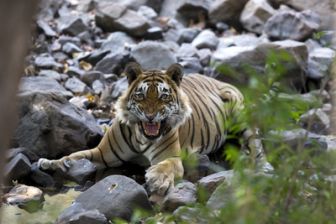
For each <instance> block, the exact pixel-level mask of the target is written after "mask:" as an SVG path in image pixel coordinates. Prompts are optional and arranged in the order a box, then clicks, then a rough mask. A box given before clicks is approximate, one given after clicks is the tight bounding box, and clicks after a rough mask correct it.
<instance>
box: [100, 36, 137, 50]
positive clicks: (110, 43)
mask: <svg viewBox="0 0 336 224" xmlns="http://www.w3.org/2000/svg"><path fill="white" fill-rule="evenodd" d="M133 44H135V41H134V39H133V38H132V37H130V36H129V35H127V34H126V33H124V32H120V31H119V32H113V33H111V34H110V35H109V36H108V37H107V39H106V40H105V41H104V42H103V43H102V45H101V47H100V48H99V50H100V51H110V53H112V54H120V53H123V52H124V51H125V49H127V47H129V46H131V45H133Z"/></svg>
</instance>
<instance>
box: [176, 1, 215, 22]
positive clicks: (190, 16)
mask: <svg viewBox="0 0 336 224" xmlns="http://www.w3.org/2000/svg"><path fill="white" fill-rule="evenodd" d="M209 7H210V1H208V0H183V1H181V3H180V4H179V6H178V8H177V12H178V13H179V15H181V16H182V17H183V18H184V19H186V20H187V21H190V20H193V21H200V19H204V18H206V16H207V15H208V10H209Z"/></svg>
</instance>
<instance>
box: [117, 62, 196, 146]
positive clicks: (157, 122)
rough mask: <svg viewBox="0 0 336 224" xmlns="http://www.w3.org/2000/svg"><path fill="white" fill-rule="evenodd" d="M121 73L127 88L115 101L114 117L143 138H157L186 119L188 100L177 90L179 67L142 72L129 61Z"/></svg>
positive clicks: (172, 66) (180, 68)
mask: <svg viewBox="0 0 336 224" xmlns="http://www.w3.org/2000/svg"><path fill="white" fill-rule="evenodd" d="M125 74H126V76H127V79H128V83H129V87H128V89H127V91H125V93H124V94H123V95H122V96H121V97H120V98H119V99H118V101H117V104H116V111H117V118H118V119H119V120H121V121H122V122H125V123H126V124H127V125H129V126H136V128H138V130H139V131H140V133H141V134H142V135H144V136H145V137H146V138H147V139H150V140H155V139H157V138H159V137H160V136H162V135H164V134H165V133H167V132H168V131H169V130H171V129H173V128H177V127H178V126H179V125H180V124H182V123H183V122H184V121H185V119H186V118H187V117H189V116H190V114H191V107H190V105H189V99H188V97H187V96H186V95H185V93H184V92H183V90H182V89H181V88H180V84H181V82H182V76H183V71H182V66H181V65H179V64H173V65H171V66H170V67H169V68H168V69H167V70H166V71H161V70H148V71H144V70H143V69H142V68H141V66H140V65H139V64H137V63H135V62H132V63H129V64H128V65H127V66H126V69H125Z"/></svg>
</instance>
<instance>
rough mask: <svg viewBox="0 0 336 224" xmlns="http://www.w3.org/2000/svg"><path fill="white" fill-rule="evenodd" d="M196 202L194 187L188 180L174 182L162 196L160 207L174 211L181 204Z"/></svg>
mask: <svg viewBox="0 0 336 224" xmlns="http://www.w3.org/2000/svg"><path fill="white" fill-rule="evenodd" d="M195 202H196V187H195V185H194V184H193V183H191V182H189V181H184V182H181V183H178V184H176V186H175V187H174V189H173V190H172V191H170V192H169V193H168V194H167V195H166V196H165V198H164V200H163V204H162V207H163V209H164V210H166V211H174V210H175V209H176V208H178V207H180V206H182V205H188V204H192V203H195Z"/></svg>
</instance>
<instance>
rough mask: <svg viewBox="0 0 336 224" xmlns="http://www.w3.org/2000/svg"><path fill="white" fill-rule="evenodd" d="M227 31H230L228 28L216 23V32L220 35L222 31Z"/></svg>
mask: <svg viewBox="0 0 336 224" xmlns="http://www.w3.org/2000/svg"><path fill="white" fill-rule="evenodd" d="M229 29H230V26H229V25H228V24H226V23H224V22H218V23H216V30H217V31H218V32H220V33H223V32H224V31H228V30H229Z"/></svg>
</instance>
